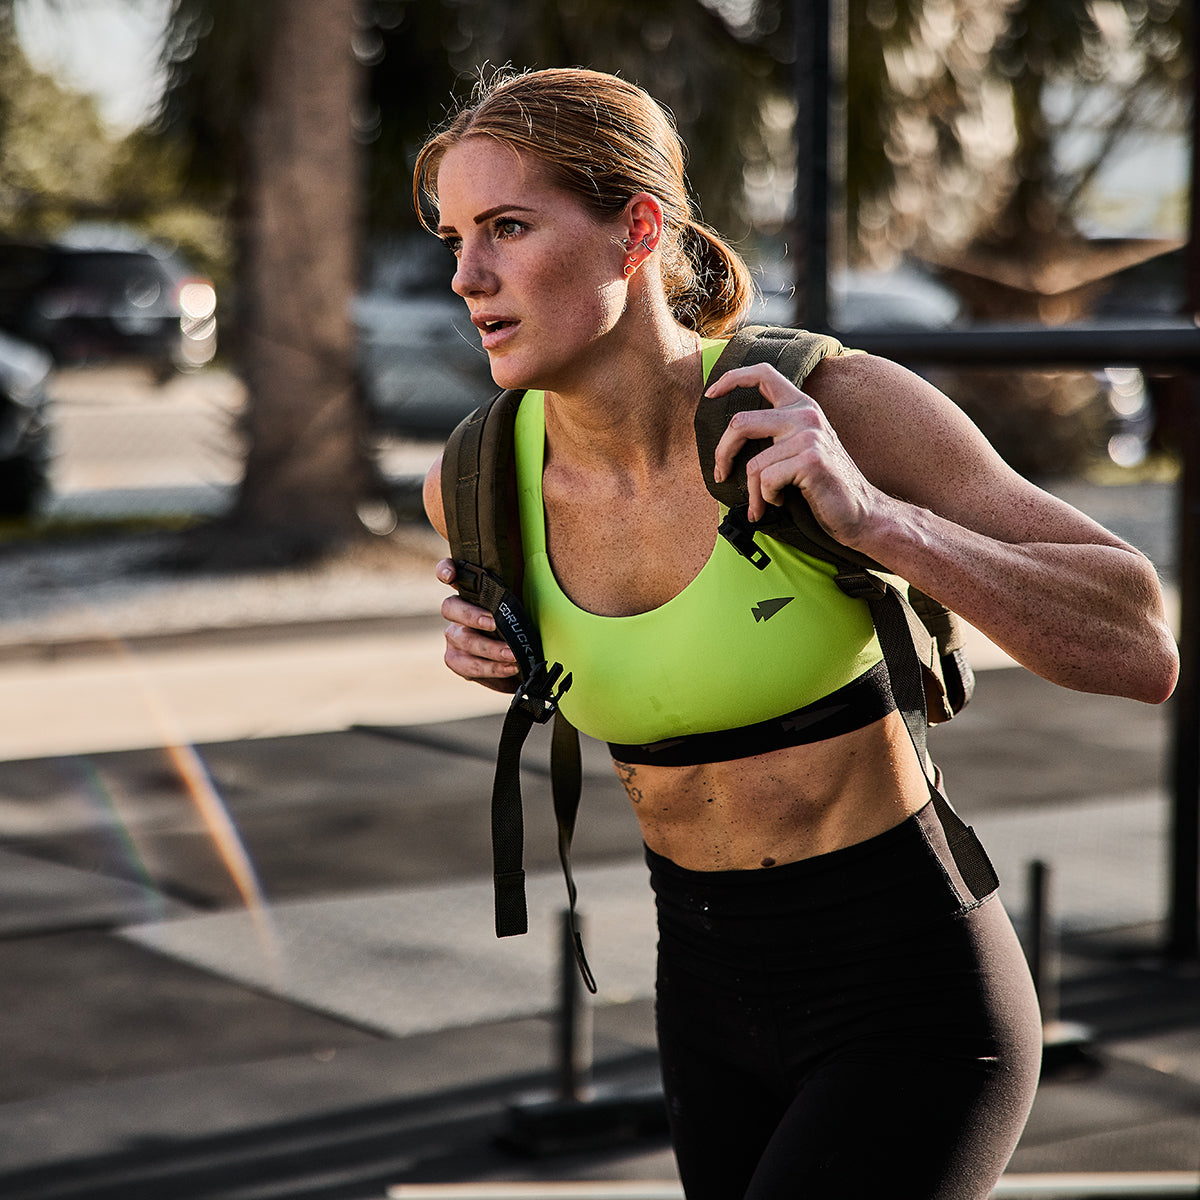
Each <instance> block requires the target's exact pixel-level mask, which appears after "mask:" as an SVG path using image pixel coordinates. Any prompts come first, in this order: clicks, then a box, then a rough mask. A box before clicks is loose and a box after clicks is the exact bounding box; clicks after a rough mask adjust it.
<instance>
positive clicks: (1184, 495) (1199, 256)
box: [1166, 14, 1200, 962]
mask: <svg viewBox="0 0 1200 1200" xmlns="http://www.w3.org/2000/svg"><path fill="white" fill-rule="evenodd" d="M1191 51H1192V64H1193V68H1195V67H1196V65H1197V64H1200V19H1197V18H1196V16H1195V14H1193V17H1192V21H1191ZM1184 264H1185V270H1186V279H1185V292H1186V301H1185V303H1186V305H1187V309H1188V313H1189V314H1195V313H1200V70H1196V69H1193V71H1192V177H1191V193H1190V206H1189V214H1188V243H1187V247H1186V249H1185V251H1184ZM1196 381H1197V375H1196V373H1195V372H1192V373H1191V374H1189V375H1188V376H1187V377H1186V378H1185V379H1180V380H1172V381H1171V382H1172V383H1173V384H1175V386H1176V388H1177V390H1176V392H1175V397H1176V402H1175V403H1174V404H1173V405H1172V409H1173V412H1172V416H1173V418H1174V424H1175V429H1174V434H1175V437H1176V438H1177V444H1178V448H1179V454H1180V457H1181V459H1182V464H1183V478H1182V480H1181V481H1180V485H1179V493H1180V501H1179V609H1180V626H1179V684H1178V686H1177V687H1176V691H1175V698H1174V700H1173V701H1172V703H1173V704H1174V727H1173V737H1174V743H1173V745H1172V748H1171V788H1172V794H1171V820H1170V824H1171V863H1170V911H1169V914H1168V919H1167V945H1166V953H1167V956H1168V957H1169V958H1171V959H1174V960H1176V961H1179V962H1195V961H1196V960H1197V959H1198V958H1200V644H1198V636H1197V635H1200V629H1197V619H1196V618H1197V612H1198V606H1200V564H1197V562H1196V556H1197V553H1200V430H1198V429H1197V423H1198V420H1200V414H1198V413H1197V411H1196V401H1197V386H1196Z"/></svg>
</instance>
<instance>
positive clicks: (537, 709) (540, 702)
mask: <svg viewBox="0 0 1200 1200" xmlns="http://www.w3.org/2000/svg"><path fill="white" fill-rule="evenodd" d="M560 676H561V677H562V681H561V682H559V678H560ZM556 684H557V685H558V686H557V687H555V685H556ZM570 686H571V675H570V674H569V673H568V674H567V675H565V676H563V668H562V663H554V664H553V665H552V666H547V665H546V664H545V663H544V662H542V663H538V665H537V666H536V667H534V668H533V670H532V671H531V672H530V675H529V678H528V679H526V680H525V682H524V683H522V684H521V686H520V687H519V688H518V689H517V691H516V694H515V695H514V696H513V698H512V704H511V705H510V708H519V709H520V710H521V711H522V712H523V713H525V714H526V715H527V716H528V717H530V718H531V719H532V720H533V721H535V722H536V723H537V724H538V725H544V724H545V723H546V722H547V721H548V720H550V718H551V717H552V716H554V714H555V712H556V711H557V709H558V702H559V701H560V700H561V699H562V698H563V695H564V694H565V693H566V691H567V689H568V688H569V687H570Z"/></svg>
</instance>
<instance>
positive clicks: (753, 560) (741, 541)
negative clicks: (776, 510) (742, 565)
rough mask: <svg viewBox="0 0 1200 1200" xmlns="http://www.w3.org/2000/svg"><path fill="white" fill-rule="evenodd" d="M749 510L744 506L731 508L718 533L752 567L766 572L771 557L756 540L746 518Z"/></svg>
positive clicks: (718, 528)
mask: <svg viewBox="0 0 1200 1200" xmlns="http://www.w3.org/2000/svg"><path fill="white" fill-rule="evenodd" d="M748 511H749V509H748V508H747V507H746V506H745V505H742V506H741V507H739V508H731V509H730V510H729V512H728V513H727V514H726V516H725V520H723V521H722V522H721V524H720V525H718V526H717V532H718V533H719V534H720V535H721V536H722V537H723V538H724V539H725V540H726V541H727V542H728V543H729V544H730V545H731V546H732V547H733V548H734V549H735V550H736V551H737V552H738V553H739V554H740V555H741V556H742V557H743V558H744V559H746V560H747V562H749V563H750V565H751V566H752V567H757V568H758V569H759V570H760V571H765V570H766V568H767V565H768V564H769V563H770V561H771V556H770V555H769V554H768V553H767V552H766V551H765V550H764V549H763V548H762V547H761V546H760V545H759V544H758V543H757V542H756V541H755V540H754V529H753V528H752V526H751V524H750V522H749V521H748V520H747V518H746V514H747V512H748Z"/></svg>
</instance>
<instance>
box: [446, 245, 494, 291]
mask: <svg viewBox="0 0 1200 1200" xmlns="http://www.w3.org/2000/svg"><path fill="white" fill-rule="evenodd" d="M450 287H451V288H452V289H453V291H454V293H455V294H456V295H458V296H461V297H462V298H463V299H464V300H465V299H467V298H468V297H470V296H486V295H490V294H491V293H493V292H494V291H495V276H494V275H493V273H492V271H491V269H490V268H489V267H488V266H487V264H486V263H484V262H483V260H482V259H481V257H480V255H479V253H478V252H477V251H475V250H474V249H469V248H468V247H467V246H466V245H465V244H464V245H463V247H462V249H461V250H459V252H458V266H457V267H456V268H455V271H454V278H453V279H452V280H451V281H450Z"/></svg>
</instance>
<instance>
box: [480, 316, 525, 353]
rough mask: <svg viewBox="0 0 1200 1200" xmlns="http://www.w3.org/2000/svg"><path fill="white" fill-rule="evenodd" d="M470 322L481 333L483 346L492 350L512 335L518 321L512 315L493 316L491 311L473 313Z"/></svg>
mask: <svg viewBox="0 0 1200 1200" xmlns="http://www.w3.org/2000/svg"><path fill="white" fill-rule="evenodd" d="M471 324H472V325H474V326H475V327H476V328H477V329H478V330H479V332H480V333H481V334H482V336H483V348H484V349H485V350H492V349H495V347H497V346H499V345H501V344H502V343H503V342H506V341H507V340H508V339H509V338H510V337H511V336H512V334H513V331H514V330H515V329H516V328H517V326H518V325H519V324H520V321H517V320H515V319H513V318H512V317H501V316H495V315H494V314H492V313H473V314H472V315H471Z"/></svg>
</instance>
